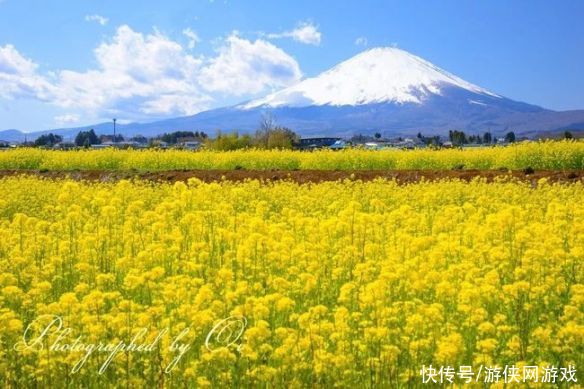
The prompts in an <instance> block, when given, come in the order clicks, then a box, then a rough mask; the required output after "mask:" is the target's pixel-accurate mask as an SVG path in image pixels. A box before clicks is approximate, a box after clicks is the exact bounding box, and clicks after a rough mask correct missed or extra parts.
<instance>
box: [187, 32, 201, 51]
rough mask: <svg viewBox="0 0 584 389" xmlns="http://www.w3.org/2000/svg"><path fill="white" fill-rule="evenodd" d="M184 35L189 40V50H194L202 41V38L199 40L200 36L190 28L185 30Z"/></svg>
mask: <svg viewBox="0 0 584 389" xmlns="http://www.w3.org/2000/svg"><path fill="white" fill-rule="evenodd" d="M182 33H183V35H184V36H186V37H187V38H188V39H189V42H188V48H189V49H191V50H192V49H194V48H195V46H196V45H197V43H199V42H200V41H201V38H199V35H197V33H196V32H194V31H193V30H191V29H190V28H185V29H184V30H183V31H182Z"/></svg>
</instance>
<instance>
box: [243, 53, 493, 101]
mask: <svg viewBox="0 0 584 389" xmlns="http://www.w3.org/2000/svg"><path fill="white" fill-rule="evenodd" d="M444 87H457V88H460V89H464V90H466V91H469V92H472V93H476V94H479V95H483V96H490V97H499V96H497V95H496V94H494V93H491V92H489V91H487V90H485V89H482V88H480V87H478V86H476V85H473V84H471V83H469V82H466V81H464V80H462V79H460V78H458V77H456V76H454V75H452V74H450V73H448V72H446V71H445V70H442V69H440V68H438V67H436V66H434V65H432V64H431V63H430V62H428V61H425V60H423V59H422V58H420V57H417V56H415V55H413V54H410V53H408V52H406V51H404V50H400V49H396V48H376V49H371V50H368V51H365V52H363V53H361V54H359V55H356V56H355V57H353V58H351V59H349V60H347V61H345V62H342V63H341V64H339V65H337V66H335V67H333V68H332V69H330V70H328V71H326V72H324V73H322V74H320V75H319V76H318V77H315V78H309V79H307V80H304V81H302V82H300V83H298V84H297V85H294V86H292V87H289V88H286V89H284V90H282V91H279V92H276V93H273V94H271V95H269V96H267V97H265V98H263V99H258V100H255V101H252V102H250V103H247V104H243V105H241V106H240V108H242V109H249V108H257V107H260V106H269V107H273V108H275V107H282V106H287V107H306V106H311V105H317V106H319V105H335V106H343V105H352V106H355V105H365V104H379V103H417V104H421V103H422V102H423V100H424V99H425V98H427V97H428V96H430V95H440V94H441V91H442V89H443V88H444Z"/></svg>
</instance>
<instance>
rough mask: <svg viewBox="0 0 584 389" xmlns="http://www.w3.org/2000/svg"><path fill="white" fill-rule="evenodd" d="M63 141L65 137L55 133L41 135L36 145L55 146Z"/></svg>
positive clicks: (35, 142)
mask: <svg viewBox="0 0 584 389" xmlns="http://www.w3.org/2000/svg"><path fill="white" fill-rule="evenodd" d="M62 141H63V137H62V136H60V135H55V134H53V133H49V134H44V135H41V136H39V137H38V138H37V139H36V140H35V141H34V144H35V146H54V145H56V144H57V143H60V142H62Z"/></svg>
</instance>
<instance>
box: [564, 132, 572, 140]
mask: <svg viewBox="0 0 584 389" xmlns="http://www.w3.org/2000/svg"><path fill="white" fill-rule="evenodd" d="M564 139H574V135H572V133H571V132H570V131H564Z"/></svg>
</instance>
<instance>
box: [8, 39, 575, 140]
mask: <svg viewBox="0 0 584 389" xmlns="http://www.w3.org/2000/svg"><path fill="white" fill-rule="evenodd" d="M266 112H269V113H270V114H271V115H272V116H273V117H274V118H275V120H276V122H277V123H278V125H281V126H286V127H289V128H291V129H292V130H294V131H296V132H297V133H299V134H301V135H302V136H351V135H354V134H357V133H363V134H367V133H372V132H373V131H374V132H380V133H382V134H383V135H384V136H402V135H410V136H411V135H415V134H417V133H418V132H422V133H423V134H428V135H444V134H447V133H448V130H454V129H458V130H464V131H466V132H467V133H481V132H484V131H491V132H494V133H495V134H500V133H503V132H505V131H511V130H513V131H515V133H516V134H518V135H523V136H536V135H537V134H540V133H546V134H548V135H549V134H553V133H554V132H558V131H563V130H565V129H572V130H578V129H584V110H577V111H563V112H558V111H552V110H549V109H545V108H542V107H539V106H536V105H531V104H527V103H523V102H518V101H514V100H511V99H508V98H505V97H504V96H500V95H498V94H496V93H494V92H491V91H488V90H486V89H484V88H481V87H479V86H477V85H474V84H472V83H470V82H467V81H465V80H463V79H461V78H459V77H457V76H455V75H453V74H451V73H449V72H447V71H445V70H443V69H441V68H439V67H437V66H435V65H433V64H431V63H430V62H428V61H426V60H424V59H422V58H420V57H418V56H415V55H413V54H410V53H408V52H406V51H404V50H401V49H397V48H375V49H371V50H368V51H365V52H362V53H360V54H358V55H356V56H354V57H353V58H350V59H348V60H346V61H344V62H342V63H340V64H338V65H336V66H335V67H333V68H331V69H330V70H328V71H325V72H323V73H321V74H320V75H318V76H317V77H314V78H308V79H305V80H303V81H301V82H299V83H298V84H296V85H293V86H291V87H288V88H286V89H283V90H280V91H277V92H275V93H272V94H269V95H267V96H265V97H263V98H259V99H256V100H252V101H248V102H245V103H242V104H239V105H235V106H232V107H225V108H218V109H213V110H210V111H205V112H201V113H198V114H196V115H193V116H187V117H179V118H174V119H167V120H162V121H157V122H153V123H132V124H126V125H121V126H119V129H120V132H121V133H123V134H124V135H135V134H141V135H145V136H153V135H158V134H160V133H162V132H169V131H176V130H192V131H195V130H199V131H201V130H202V131H205V132H208V133H211V134H213V133H214V132H215V131H216V130H218V129H221V130H222V131H231V130H239V131H242V132H249V131H254V130H255V129H257V128H258V126H259V123H260V120H261V117H262V115H264V114H265V113H266ZM91 127H93V128H95V130H96V131H97V132H101V133H109V132H111V131H110V127H111V125H110V124H107V123H102V124H99V125H96V126H86V127H83V129H87V128H91ZM77 130H79V129H77V128H76V129H63V130H57V131H52V132H56V133H63V134H74V133H76V131H77ZM0 139H2V132H0Z"/></svg>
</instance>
